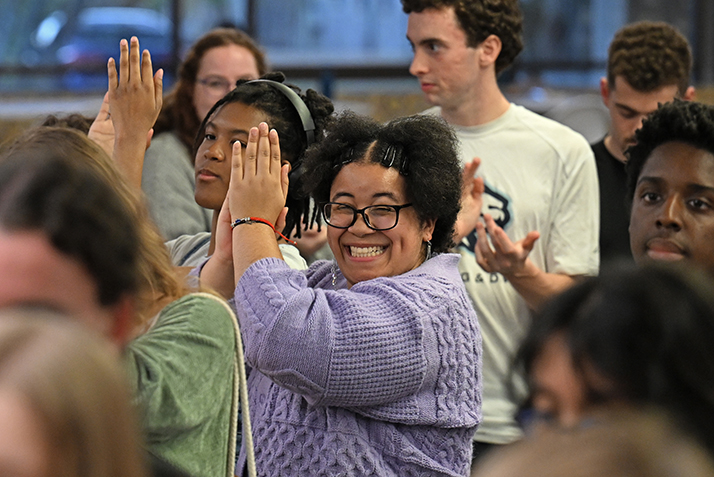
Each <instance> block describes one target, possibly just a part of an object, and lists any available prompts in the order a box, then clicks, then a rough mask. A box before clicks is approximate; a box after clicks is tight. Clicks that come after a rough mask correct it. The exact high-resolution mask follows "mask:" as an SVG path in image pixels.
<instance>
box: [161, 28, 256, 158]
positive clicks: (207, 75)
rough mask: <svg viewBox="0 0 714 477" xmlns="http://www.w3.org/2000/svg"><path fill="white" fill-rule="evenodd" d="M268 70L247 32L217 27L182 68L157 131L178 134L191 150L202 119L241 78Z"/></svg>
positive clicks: (200, 41) (195, 47)
mask: <svg viewBox="0 0 714 477" xmlns="http://www.w3.org/2000/svg"><path fill="white" fill-rule="evenodd" d="M267 71H268V67H267V62H266V59H265V54H264V53H263V51H262V50H261V49H260V48H259V47H258V45H257V44H256V43H255V42H254V41H253V39H252V38H250V37H249V36H248V35H246V34H245V33H244V32H242V31H240V30H238V29H235V28H216V29H214V30H211V31H209V32H208V33H206V34H205V35H204V36H202V37H201V38H199V39H198V40H197V41H196V42H195V43H194V44H193V46H192V47H191V48H190V49H189V50H188V52H187V53H186V58H185V59H184V61H183V63H182V64H181V66H180V67H179V72H178V78H177V81H176V85H175V86H174V88H173V89H172V90H171V92H170V93H169V94H168V95H167V97H166V99H165V100H164V107H163V108H162V111H161V114H160V115H159V118H158V120H157V122H156V126H154V130H155V132H156V133H157V134H158V133H161V132H164V131H171V130H172V131H175V132H176V133H177V134H178V136H179V138H180V139H181V141H182V142H183V143H184V144H185V145H186V148H187V149H189V150H190V149H191V146H192V144H193V138H194V137H195V135H196V130H197V129H198V125H199V124H200V122H201V120H202V119H203V118H204V117H205V116H206V113H208V110H209V109H211V106H213V105H214V104H215V103H216V101H218V100H219V99H221V98H222V97H223V96H224V95H225V94H226V93H228V92H229V91H230V90H231V89H233V87H234V86H235V84H236V81H238V80H240V79H256V78H259V77H260V76H262V75H264V74H265V73H266V72H267Z"/></svg>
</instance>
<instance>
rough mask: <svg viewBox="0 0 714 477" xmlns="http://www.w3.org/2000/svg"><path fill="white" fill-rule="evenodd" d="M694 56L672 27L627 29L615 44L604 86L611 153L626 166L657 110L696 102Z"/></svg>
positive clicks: (640, 25)
mask: <svg viewBox="0 0 714 477" xmlns="http://www.w3.org/2000/svg"><path fill="white" fill-rule="evenodd" d="M691 69H692V53H691V50H690V48H689V43H688V42H687V39H686V38H685V37H684V36H682V34H681V33H679V31H677V30H676V29H675V28H674V27H672V26H671V25H668V24H666V23H663V22H649V21H643V22H638V23H633V24H630V25H626V26H625V27H623V28H622V29H621V30H619V31H618V32H617V33H616V34H615V38H614V39H613V40H612V43H611V44H610V49H609V51H608V62H607V78H603V79H602V80H601V82H600V90H601V94H602V97H603V102H604V103H605V106H606V107H607V108H608V110H609V111H610V119H611V126H610V132H609V134H608V136H609V139H608V142H609V147H610V149H611V150H614V152H615V153H616V154H617V155H618V157H619V158H620V159H622V160H624V159H625V157H624V155H623V154H624V151H625V150H626V149H627V148H628V147H629V146H631V145H633V144H634V141H635V139H634V136H635V131H636V130H637V129H639V128H640V127H641V126H642V121H643V120H644V119H645V118H646V117H647V115H648V114H650V113H652V112H654V111H655V110H656V109H657V106H658V104H661V103H667V102H670V101H672V100H673V99H674V98H680V99H687V100H690V99H693V98H694V88H693V87H691V86H690V85H689V75H690V73H691Z"/></svg>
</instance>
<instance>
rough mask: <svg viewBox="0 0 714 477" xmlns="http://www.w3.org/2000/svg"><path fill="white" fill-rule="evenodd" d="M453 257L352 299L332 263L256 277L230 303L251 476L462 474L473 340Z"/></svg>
mask: <svg viewBox="0 0 714 477" xmlns="http://www.w3.org/2000/svg"><path fill="white" fill-rule="evenodd" d="M458 260H459V256H458V255H454V254H443V255H438V256H436V257H434V258H432V259H430V260H428V261H426V262H425V263H423V264H422V265H421V266H420V267H418V268H416V269H415V270H412V271H410V272H407V273H404V274H402V275H399V276H396V277H380V278H376V279H373V280H367V281H364V282H360V283H357V284H355V285H354V286H353V287H352V288H351V289H349V290H348V289H347V287H346V281H345V280H344V278H343V277H341V276H339V279H338V281H337V283H336V288H337V290H335V287H333V285H332V276H331V262H317V263H315V264H313V266H312V267H310V269H309V270H307V272H300V271H296V270H292V269H290V268H289V267H288V266H287V265H286V264H285V262H283V261H282V260H278V259H275V258H266V259H263V260H260V261H258V262H256V263H254V264H253V265H251V266H250V268H249V269H248V270H247V271H246V272H245V274H244V275H243V277H242V278H241V279H240V281H239V283H238V286H237V288H236V292H235V298H236V304H237V307H238V312H239V315H238V316H239V318H240V323H241V332H242V335H243V341H244V343H245V356H246V360H247V361H248V363H249V364H250V365H251V366H252V367H253V369H252V370H251V374H250V377H249V379H248V389H249V398H250V406H251V407H250V415H251V419H252V424H253V438H254V444H255V456H256V465H257V468H258V474H259V475H264V476H294V475H295V476H296V475H306V476H317V475H331V476H333V475H335V476H336V475H339V476H353V475H354V476H357V475H359V476H362V475H375V476H380V477H384V476H397V475H398V476H417V475H419V476H427V475H428V476H434V475H448V476H466V475H468V474H469V468H470V465H471V453H472V447H471V438H472V437H473V434H474V432H475V430H476V426H477V425H478V423H479V421H480V419H481V378H480V377H481V334H480V331H479V326H478V322H477V320H476V315H475V313H474V311H473V307H472V306H471V304H470V302H469V299H468V296H467V294H466V291H465V289H464V285H463V283H462V281H461V277H460V275H459V273H458V270H457V263H458ZM244 460H245V456H244V454H243V453H242V452H241V457H240V460H239V463H238V467H237V468H238V469H242V468H243V462H244Z"/></svg>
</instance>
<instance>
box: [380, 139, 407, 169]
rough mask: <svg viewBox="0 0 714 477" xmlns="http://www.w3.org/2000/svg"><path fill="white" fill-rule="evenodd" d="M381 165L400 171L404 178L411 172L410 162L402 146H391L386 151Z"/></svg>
mask: <svg viewBox="0 0 714 477" xmlns="http://www.w3.org/2000/svg"><path fill="white" fill-rule="evenodd" d="M380 163H381V164H382V165H383V166H384V167H394V168H395V169H398V170H399V173H400V174H401V175H403V176H406V175H407V174H408V172H409V167H408V161H407V158H406V156H405V155H404V147H403V146H402V145H401V144H389V145H388V146H387V147H386V149H385V150H384V155H382V160H381V161H380Z"/></svg>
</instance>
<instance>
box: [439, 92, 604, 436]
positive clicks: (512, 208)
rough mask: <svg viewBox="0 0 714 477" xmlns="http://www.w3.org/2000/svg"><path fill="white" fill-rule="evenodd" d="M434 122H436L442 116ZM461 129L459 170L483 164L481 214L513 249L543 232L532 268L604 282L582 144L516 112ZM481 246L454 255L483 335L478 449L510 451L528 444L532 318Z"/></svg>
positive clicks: (591, 174)
mask: <svg viewBox="0 0 714 477" xmlns="http://www.w3.org/2000/svg"><path fill="white" fill-rule="evenodd" d="M427 112H428V113H430V114H439V109H438V108H431V109H430V110H428V111H427ZM454 129H455V130H456V134H457V136H458V138H459V140H460V147H461V150H460V156H461V160H462V163H463V164H465V163H466V162H467V161H471V159H473V158H474V157H479V158H481V165H480V166H479V169H478V171H477V176H480V177H483V178H484V182H485V185H486V193H485V194H484V203H483V208H482V213H489V214H491V215H492V216H493V217H494V220H495V221H496V223H497V224H498V225H500V226H501V227H502V228H503V229H504V231H505V232H506V234H508V237H509V238H510V239H511V240H512V241H514V242H515V241H518V240H521V239H523V238H524V237H525V236H526V235H527V234H528V232H530V231H532V230H537V231H538V232H540V238H539V239H538V240H537V241H536V243H535V246H534V248H533V251H532V252H531V253H530V258H531V260H532V261H533V263H534V264H535V265H536V266H538V268H540V269H541V270H544V271H546V272H550V273H564V274H567V275H595V274H597V271H598V266H599V250H598V234H599V196H598V182H597V171H596V168H595V160H594V158H593V153H592V149H591V148H590V146H589V145H588V143H587V141H586V140H585V138H583V137H582V136H581V135H580V134H578V133H576V132H574V131H573V130H571V129H569V128H568V127H566V126H563V125H561V124H560V123H557V122H555V121H552V120H550V119H547V118H544V117H542V116H540V115H538V114H536V113H533V112H531V111H529V110H527V109H525V108H523V107H522V106H517V105H514V104H511V106H510V107H509V109H508V110H507V111H506V113H504V114H503V115H502V116H501V117H499V118H497V119H496V120H494V121H491V122H490V123H487V124H484V125H481V126H475V127H459V126H454ZM475 242H476V234H475V232H474V233H472V235H469V236H467V237H466V238H465V239H464V240H463V241H462V243H461V244H459V245H458V247H457V251H458V252H459V253H460V254H461V261H460V263H459V269H460V271H461V277H462V279H463V280H464V284H465V285H466V289H467V290H468V292H469V296H470V297H471V300H472V302H473V304H474V308H475V309H476V314H477V315H478V319H479V323H480V325H481V332H482V334H483V347H484V354H483V380H484V383H483V384H484V385H483V389H484V394H483V421H482V423H481V425H480V426H479V428H478V431H477V433H476V436H475V440H477V441H479V442H487V443H495V444H505V443H508V442H512V441H513V440H515V439H517V438H519V437H520V436H521V431H520V429H519V427H518V425H517V423H516V421H515V419H514V416H515V413H516V412H517V405H518V403H519V402H520V400H521V398H523V397H524V396H525V393H526V386H525V382H524V379H523V377H522V376H520V375H517V374H515V373H514V372H513V371H512V363H513V360H514V356H515V353H516V351H517V350H518V347H519V345H520V343H521V341H522V339H523V337H524V335H525V333H526V331H527V329H528V326H529V323H530V311H529V309H528V306H527V305H526V303H525V301H524V300H523V298H521V296H520V295H519V294H518V292H516V290H515V289H514V288H513V287H512V286H511V285H510V283H508V282H507V281H506V280H505V278H504V277H503V276H502V275H500V274H497V273H496V274H490V273H486V272H485V271H484V270H483V269H482V268H481V267H480V266H479V265H478V263H476V256H475V254H474V252H473V250H474V245H475Z"/></svg>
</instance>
